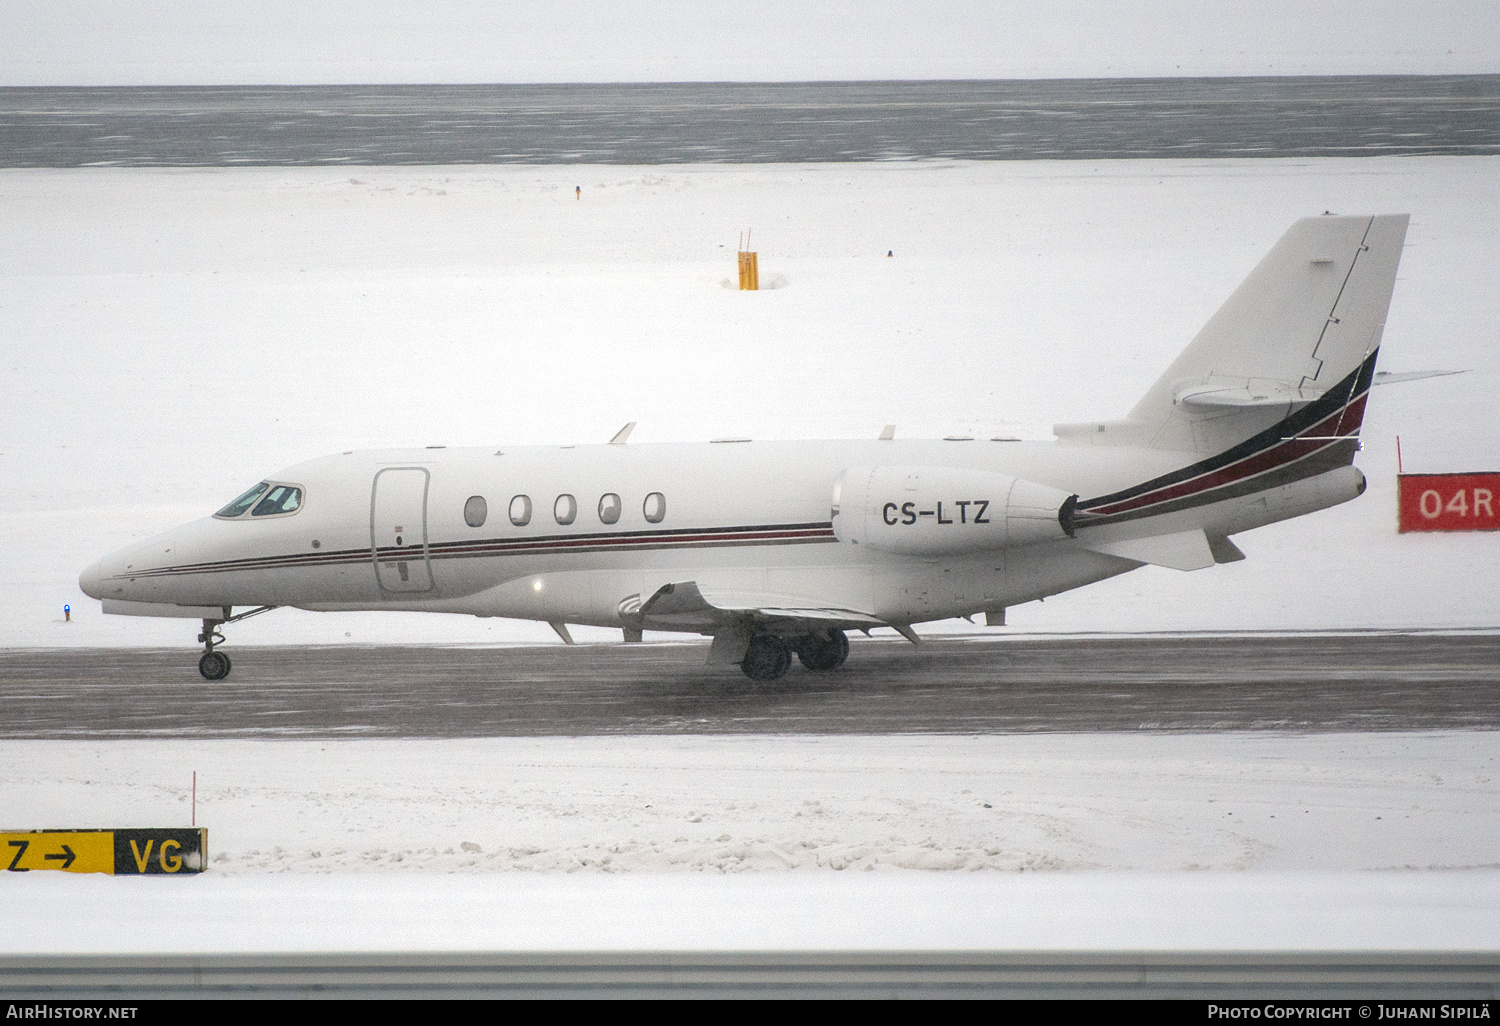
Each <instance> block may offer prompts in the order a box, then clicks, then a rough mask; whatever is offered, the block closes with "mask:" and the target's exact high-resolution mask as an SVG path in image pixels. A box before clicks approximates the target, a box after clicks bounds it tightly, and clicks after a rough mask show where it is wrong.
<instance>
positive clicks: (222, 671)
mask: <svg viewBox="0 0 1500 1026" xmlns="http://www.w3.org/2000/svg"><path fill="white" fill-rule="evenodd" d="M275 608H276V607H275V606H258V607H256V608H255V609H252V610H250V611H249V612H248V613H241V614H240V615H239V616H230V617H226V618H225V619H223V620H204V621H203V633H201V634H199V635H198V640H199V641H201V642H202V643H203V655H201V656H199V657H198V672H199V673H201V674H203V679H204V680H223V679H224V678H225V677H227V676H229V669H230V667H231V666H232V665H233V664H232V663H230V661H229V657H228V656H227V655H225V654H224V653H223V652H215V651H214V646H215V645H222V644H224V635H223V634H222V633H221V632H220V631H219V628H220V627H222V626H224V625H225V624H226V623H236V622H238V621H240V620H244V619H246V618H247V617H251V616H256V615H257V614H260V613H266V612H270V611H271V610H272V609H275ZM229 611H230V610H229V607H228V606H225V607H224V612H226V613H227V612H229Z"/></svg>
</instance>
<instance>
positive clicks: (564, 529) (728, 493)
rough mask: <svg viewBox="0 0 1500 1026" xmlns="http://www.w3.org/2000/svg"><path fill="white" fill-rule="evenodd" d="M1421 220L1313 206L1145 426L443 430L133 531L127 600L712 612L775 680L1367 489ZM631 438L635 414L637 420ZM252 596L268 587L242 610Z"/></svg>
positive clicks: (96, 569)
mask: <svg viewBox="0 0 1500 1026" xmlns="http://www.w3.org/2000/svg"><path fill="white" fill-rule="evenodd" d="M1405 227H1406V217H1405V216H1404V215H1390V216H1382V217H1321V218H1309V219H1307V220H1304V221H1299V222H1298V223H1297V224H1296V225H1294V226H1293V227H1292V228H1291V230H1290V231H1288V233H1287V234H1286V235H1285V236H1284V237H1283V238H1282V240H1281V241H1280V242H1279V243H1278V244H1277V245H1276V247H1275V248H1274V249H1273V250H1272V251H1271V253H1270V254H1269V255H1268V256H1267V257H1266V258H1265V259H1264V260H1263V261H1262V262H1261V264H1260V265H1259V266H1257V267H1256V268H1255V270H1254V271H1253V272H1252V273H1251V275H1250V277H1249V278H1247V279H1246V281H1245V283H1244V284H1243V285H1241V286H1240V288H1239V289H1238V290H1237V291H1236V292H1235V294H1234V295H1233V296H1232V297H1231V298H1230V300H1229V301H1228V302H1227V303H1226V304H1225V306H1224V308H1223V309H1221V310H1220V312H1219V314H1218V315H1216V316H1215V318H1214V319H1213V320H1211V321H1210V322H1209V324H1208V325H1207V326H1205V328H1204V329H1203V331H1202V332H1200V333H1199V335H1198V336H1197V338H1195V339H1194V340H1193V342H1192V344H1191V345H1190V346H1189V347H1188V348H1187V350H1186V351H1184V353H1183V354H1182V356H1180V357H1179V358H1178V359H1177V361H1176V362H1175V363H1174V364H1173V365H1172V367H1171V368H1170V369H1169V371H1168V373H1167V375H1166V376H1165V377H1164V378H1163V379H1162V380H1161V381H1158V382H1157V384H1156V385H1154V386H1153V388H1152V389H1151V391H1150V392H1148V393H1147V396H1146V397H1145V398H1144V399H1142V400H1141V402H1140V403H1139V404H1138V405H1137V406H1136V407H1135V409H1133V410H1132V412H1131V414H1130V416H1129V417H1128V418H1127V419H1126V420H1123V421H1113V422H1108V421H1106V422H1099V423H1092V424H1081V425H1080V424H1073V425H1059V427H1058V429H1057V434H1058V440H1057V441H1055V442H1018V441H1000V440H996V441H983V440H979V441H975V440H944V441H926V440H905V439H902V440H897V439H894V438H889V437H882V438H880V439H870V440H867V441H830V442H722V443H706V444H702V445H684V444H673V445H631V444H626V443H625V442H624V439H623V437H621V438H618V439H617V440H616V442H614V443H610V444H604V445H594V446H561V447H520V448H511V447H502V448H500V449H498V450H496V449H449V448H425V449H410V450H381V451H359V452H348V453H343V454H341V455H337V456H329V457H325V458H322V459H317V460H312V461H310V462H307V463H302V464H298V465H297V466H294V467H290V468H287V469H286V470H284V471H281V472H279V473H277V474H275V475H273V476H272V477H270V478H267V479H266V480H265V481H263V482H262V483H261V484H259V485H257V486H255V487H254V488H252V489H251V490H250V491H249V492H247V493H246V494H245V495H243V496H241V497H240V498H239V499H237V500H235V501H234V502H233V503H231V504H230V505H229V506H226V507H225V508H224V509H222V510H220V511H219V512H218V513H217V514H215V515H214V516H211V517H207V518H205V519H203V520H200V521H196V522H194V523H191V524H188V525H185V526H183V527H180V528H178V529H176V530H174V531H171V532H169V533H167V534H164V535H161V536H159V537H157V538H154V539H151V540H149V541H147V542H144V543H142V544H140V545H136V546H133V547H131V548H128V549H125V550H122V551H120V552H116V553H113V554H111V555H109V556H107V557H105V558H104V559H101V560H100V561H99V562H97V563H95V564H94V565H93V566H91V567H89V568H88V569H87V570H85V571H84V573H83V575H82V577H81V579H80V583H81V585H82V587H83V590H84V591H85V592H86V593H87V594H89V595H90V596H92V597H95V598H98V599H101V600H103V603H104V609H105V611H106V612H113V613H126V614H138V615H155V616H183V617H193V618H201V619H203V620H204V621H205V625H204V632H203V635H202V636H201V637H200V640H203V641H205V644H206V649H207V650H206V652H205V654H204V658H203V661H202V662H201V663H200V669H202V670H203V672H204V674H205V676H209V677H219V676H223V675H224V673H227V672H228V665H229V664H228V659H227V657H225V656H224V655H223V654H222V653H218V652H216V651H214V646H215V643H216V642H217V641H219V640H222V639H221V637H220V635H218V633H217V627H218V626H219V625H220V624H222V623H224V622H229V621H231V620H233V619H238V618H240V617H241V616H244V615H248V614H249V613H252V612H257V611H260V610H261V609H262V608H263V607H278V606H294V607H299V608H303V609H310V610H356V609H401V610H425V611H432V612H447V613H463V614H470V615H475V616H486V617H488V616H501V617H517V618H526V619H536V620H543V621H547V622H549V623H552V624H553V625H554V627H555V628H556V629H557V630H558V632H559V633H560V634H561V635H562V636H563V637H564V638H565V639H567V638H568V634H567V629H566V626H565V625H566V624H570V623H572V624H592V625H597V626H603V627H615V628H620V629H623V630H624V632H625V637H626V638H627V639H631V640H633V639H638V638H639V637H640V632H641V631H643V630H683V631H694V632H699V633H704V634H710V635H712V636H713V637H714V644H713V645H712V646H711V649H710V653H711V654H710V661H712V662H724V663H739V664H741V665H742V667H743V668H744V669H745V672H746V673H749V674H750V675H751V676H753V677H758V678H769V677H775V676H779V675H780V674H781V673H783V672H785V670H786V665H787V663H788V661H789V659H790V653H791V652H796V653H797V654H798V655H799V656H800V657H801V659H802V661H803V662H804V663H805V664H807V665H808V666H809V667H810V668H812V669H829V668H832V667H833V666H836V665H838V664H839V663H840V662H842V661H843V658H844V654H845V653H847V650H848V649H847V642H846V641H845V640H844V635H843V632H844V631H846V630H849V629H865V630H868V629H869V628H871V627H874V626H880V625H889V626H893V627H895V628H896V629H898V630H900V631H902V632H903V633H905V634H907V635H908V636H909V637H913V636H914V635H912V634H911V630H910V625H912V624H914V623H921V622H923V621H928V620H935V619H941V618H946V617H951V616H959V615H968V614H973V613H976V612H985V613H987V614H989V617H990V620H991V622H1003V612H1004V609H1005V608H1006V607H1007V606H1012V605H1015V604H1017V603H1021V602H1027V601H1030V600H1033V599H1037V598H1042V597H1044V596H1047V595H1051V594H1055V593H1058V592H1061V591H1066V590H1069V589H1072V588H1077V587H1080V586H1082V585H1085V584H1090V583H1093V582H1096V581H1101V580H1104V579H1105V578H1108V577H1112V576H1115V575H1116V574H1120V573H1123V572H1125V571H1128V570H1131V569H1135V568H1137V567H1139V566H1141V565H1143V564H1146V563H1157V564H1159V565H1163V566H1171V567H1175V568H1177V569H1183V570H1188V569H1196V568H1200V567H1206V566H1211V565H1213V564H1214V563H1216V562H1225V561H1228V560H1232V559H1238V558H1242V557H1241V555H1240V553H1239V551H1238V550H1237V549H1236V548H1235V546H1234V544H1233V543H1232V542H1231V541H1229V537H1230V536H1231V535H1233V534H1236V533H1238V532H1241V531H1246V530H1250V529H1252V528H1256V527H1261V526H1264V525H1266V524H1269V523H1273V522H1275V521H1278V520H1282V519H1286V518H1287V517H1292V516H1298V515H1300V514H1303V513H1307V512H1311V511H1313V510H1317V509H1322V508H1325V507H1327V506H1331V505H1334V504H1336V503H1339V502H1344V501H1347V500H1348V499H1351V498H1353V497H1354V496H1356V495H1358V494H1359V493H1360V492H1361V491H1362V490H1363V488H1364V479H1363V477H1362V476H1361V475H1360V473H1359V471H1358V470H1357V469H1355V468H1354V467H1353V466H1352V463H1353V458H1354V454H1355V452H1356V451H1357V449H1358V432H1359V426H1360V422H1361V418H1362V416H1363V411H1364V404H1365V401H1366V395H1367V393H1368V390H1369V388H1370V385H1371V383H1372V380H1373V376H1374V368H1375V360H1376V355H1377V351H1378V347H1379V345H1380V341H1381V332H1382V329H1383V327H1384V322H1385V315H1386V310H1387V308H1388V306H1389V302H1390V296H1391V291H1392V287H1393V283H1394V279H1395V270H1396V264H1397V261H1398V260H1399V257H1400V251H1401V245H1402V240H1403V238H1404V234H1405ZM623 434H624V433H622V435H623ZM236 610H240V612H239V613H236Z"/></svg>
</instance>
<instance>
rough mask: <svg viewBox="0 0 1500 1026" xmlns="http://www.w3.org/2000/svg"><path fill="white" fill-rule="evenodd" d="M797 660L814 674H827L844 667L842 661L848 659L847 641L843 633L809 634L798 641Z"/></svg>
mask: <svg viewBox="0 0 1500 1026" xmlns="http://www.w3.org/2000/svg"><path fill="white" fill-rule="evenodd" d="M797 658H798V659H800V660H801V661H802V665H803V666H805V667H807V668H808V669H809V670H812V671H813V672H814V673H827V672H828V671H829V670H834V669H837V668H838V667H840V666H842V665H844V660H845V659H847V658H849V639H848V638H846V637H845V636H844V632H843V631H829V632H828V633H827V634H826V635H818V634H809V635H807V636H806V637H804V638H802V639H801V640H800V641H799V643H798V645H797Z"/></svg>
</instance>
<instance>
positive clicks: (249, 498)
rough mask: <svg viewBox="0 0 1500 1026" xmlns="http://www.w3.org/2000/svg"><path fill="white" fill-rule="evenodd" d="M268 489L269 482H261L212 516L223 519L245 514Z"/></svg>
mask: <svg viewBox="0 0 1500 1026" xmlns="http://www.w3.org/2000/svg"><path fill="white" fill-rule="evenodd" d="M269 487H271V482H269V481H262V482H261V483H260V484H258V485H256V486H255V487H254V488H252V489H250V490H249V491H248V492H246V493H245V494H244V495H241V496H240V497H239V498H238V499H235V500H234V501H233V502H231V503H230V504H229V505H227V506H225V507H224V508H223V509H221V510H219V512H217V513H215V514H214V516H216V517H225V518H228V517H237V516H239V515H240V514H241V513H243V512H245V510H247V509H249V508H250V507H251V506H253V505H255V500H256V499H258V498H260V497H261V496H262V495H264V494H265V492H266V489H267V488H269Z"/></svg>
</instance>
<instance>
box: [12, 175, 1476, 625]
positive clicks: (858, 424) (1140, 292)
mask: <svg viewBox="0 0 1500 1026" xmlns="http://www.w3.org/2000/svg"><path fill="white" fill-rule="evenodd" d="M575 185H576V186H582V189H583V194H582V195H583V198H582V199H581V200H578V199H575V198H574V186H575ZM1497 185H1500V159H1491V158H1389V159H1385V158H1379V159H1349V160H1260V161H1244V162H1235V161H1204V162H1193V161H1175V162H1174V161H1103V162H1057V163H1052V162H1017V163H1005V162H990V163H973V164H963V163H959V164H950V163H921V164H889V165H871V164H861V165H816V166H786V167H777V166H756V167H745V166H693V167H670V168H660V167H658V168H627V167H597V166H595V167H574V168H567V167H564V168H558V167H546V168H538V167H462V168H425V169H424V168H413V169H397V168H356V169H349V168H345V169H207V170H124V169H105V168H101V169H89V170H78V171H31V170H25V171H15V170H10V171H0V224H3V225H4V231H5V238H6V245H5V246H4V247H0V357H3V359H0V374H3V375H4V380H5V383H6V389H5V395H6V401H5V402H4V403H3V404H0V532H3V536H4V537H5V538H6V539H7V541H8V542H9V543H10V545H11V546H12V551H15V552H18V553H19V554H20V559H19V561H18V562H17V563H15V564H13V566H12V569H11V571H10V572H9V573H8V574H7V581H6V584H5V586H4V587H3V588H0V643H3V644H8V645H98V644H127V645H129V644H184V645H190V644H191V643H192V637H191V635H192V634H193V633H195V632H196V625H194V624H187V623H182V622H174V621H153V620H140V619H135V618H116V617H109V618H105V617H103V616H102V615H101V614H100V613H99V611H98V606H97V604H96V603H94V602H91V601H89V600H87V599H86V598H84V596H83V595H82V594H81V593H80V592H79V591H78V589H77V575H78V571H79V570H80V569H82V568H83V567H84V566H85V565H86V564H87V563H89V562H91V561H92V560H93V559H94V558H96V557H97V556H99V555H101V554H103V553H104V552H107V551H110V550H113V549H114V548H116V547H118V546H120V545H123V544H126V543H128V542H129V541H130V540H131V539H134V538H140V537H144V536H145V535H147V534H150V533H154V532H156V531H159V530H162V529H166V528H169V527H172V526H175V525H176V524H178V523H180V522H183V521H186V520H189V519H192V518H196V517H198V516H202V515H204V514H206V513H207V512H210V511H212V510H213V509H216V508H218V506H220V505H222V503H223V502H225V501H226V500H227V499H229V498H231V497H233V496H234V495H236V494H238V493H239V492H240V491H241V490H243V488H244V487H245V486H246V485H247V484H248V483H250V482H252V481H255V480H258V479H259V478H261V477H263V476H265V475H267V474H270V473H274V471H275V470H276V469H277V468H279V467H282V466H286V465H288V464H290V463H293V462H296V461H298V460H301V459H305V458H308V457H312V456H317V455H322V454H325V453H329V452H337V451H340V450H343V449H348V448H353V447H360V446H373V445H387V444H391V445H437V444H447V445H468V444H477V445H489V444H498V443H510V444H520V443H531V442H589V441H604V440H607V439H608V438H609V437H610V436H611V435H612V434H613V433H614V432H615V430H616V429H618V428H619V427H620V425H621V424H623V423H624V422H626V421H627V420H637V421H639V422H640V426H639V427H638V428H637V429H636V432H635V434H634V435H633V436H632V438H631V442H632V444H637V443H641V444H644V443H649V442H651V441H662V440H691V439H707V438H711V437H720V436H751V437H756V438H794V437H802V438H817V437H857V436H873V435H874V434H876V433H877V432H878V431H879V430H880V428H881V425H883V424H886V423H891V422H895V423H896V424H898V426H899V431H900V432H901V433H902V434H903V435H914V434H925V435H941V434H949V433H953V432H956V431H974V432H976V433H996V432H1003V433H1006V434H1021V435H1024V436H1027V437H1037V438H1045V437H1049V432H1050V425H1051V424H1052V423H1054V422H1058V421H1076V420H1086V419H1093V418H1101V417H1109V416H1117V415H1120V414H1123V413H1124V412H1125V411H1126V410H1127V409H1129V407H1130V406H1131V404H1132V403H1133V402H1134V401H1135V399H1136V398H1137V396H1138V395H1139V394H1140V393H1141V392H1143V391H1144V390H1145V388H1146V387H1147V385H1148V384H1149V383H1150V382H1151V381H1152V380H1154V379H1155V378H1156V377H1157V376H1158V375H1159V374H1160V373H1161V371H1162V370H1163V369H1164V368H1165V367H1166V365H1167V364H1168V362H1170V360H1171V358H1172V357H1173V356H1174V355H1175V354H1176V353H1177V352H1178V351H1179V350H1180V349H1181V348H1182V347H1183V346H1184V345H1185V344H1186V343H1187V341H1188V340H1189V339H1190V338H1191V337H1192V335H1193V334H1194V332H1195V331H1196V330H1197V329H1198V327H1199V326H1201V324H1202V323H1203V322H1204V320H1206V318H1207V317H1208V316H1209V315H1210V314H1211V313H1212V312H1213V310H1214V309H1215V308H1216V307H1217V306H1218V304H1219V303H1220V302H1221V301H1222V300H1223V299H1224V298H1225V297H1226V296H1227V295H1228V293H1229V292H1230V291H1231V290H1232V288H1233V287H1234V286H1235V285H1236V284H1237V283H1238V282H1239V280H1240V279H1241V278H1242V277H1243V276H1244V274H1245V273H1246V272H1247V271H1248V270H1249V269H1250V267H1252V266H1253V265H1254V263H1255V262H1256V261H1257V260H1258V259H1259V258H1260V257H1261V256H1262V255H1263V254H1264V253H1265V251H1266V250H1267V249H1268V248H1269V247H1270V246H1271V244H1272V243H1273V242H1274V241H1275V240H1276V239H1277V238H1278V237H1279V236H1280V234H1281V233H1282V232H1283V231H1284V230H1285V229H1286V227H1287V226H1288V225H1289V224H1290V223H1291V222H1292V221H1293V220H1295V219H1296V218H1298V217H1301V216H1304V215H1307V214H1311V213H1319V212H1321V211H1323V210H1329V209H1331V210H1335V211H1340V212H1346V213H1347V212H1366V211H1368V212H1392V211H1409V212H1410V213H1411V214H1412V215H1413V222H1412V227H1411V232H1410V234H1409V236H1408V246H1407V250H1406V253H1405V256H1404V258H1403V263H1402V269H1401V277H1400V280H1399V281H1398V283H1397V286H1396V295H1395V301H1394V303H1393V305H1392V308H1391V316H1390V322H1389V326H1388V328H1387V331H1386V344H1385V347H1384V350H1383V352H1382V367H1383V368H1384V369H1388V370H1424V369H1432V368H1451V369H1462V368H1468V369H1471V370H1472V372H1471V373H1469V374H1465V375H1461V376H1458V377H1449V378H1439V379H1433V380H1428V381H1419V382H1415V383H1410V384H1404V385H1397V386H1392V387H1390V388H1382V389H1380V390H1378V391H1377V393H1376V394H1375V396H1374V399H1373V401H1372V402H1371V405H1370V412H1369V414H1368V416H1367V418H1366V430H1365V438H1366V452H1365V454H1364V455H1363V456H1362V457H1361V460H1360V463H1361V466H1362V467H1363V468H1364V470H1365V472H1366V473H1367V475H1368V476H1369V478H1370V482H1371V485H1370V490H1369V492H1368V493H1367V494H1366V495H1365V496H1363V497H1362V498H1361V499H1359V500H1358V501H1356V502H1353V503H1350V504H1348V505H1347V506H1344V507H1341V508H1339V509H1335V510H1331V511H1327V512H1324V513H1321V514H1318V515H1316V516H1313V517H1308V518H1305V519H1303V520H1301V521H1296V522H1293V523H1289V524H1283V525H1276V526H1273V527H1270V528H1266V529H1263V530H1261V531H1259V532H1254V533H1251V534H1249V535H1247V536H1241V537H1240V538H1239V539H1237V541H1238V542H1239V543H1240V545H1241V547H1242V548H1243V549H1244V550H1245V551H1246V552H1247V553H1248V555H1249V557H1250V558H1249V559H1247V560H1246V561H1244V562H1242V563H1236V564H1231V565H1227V566H1221V567H1216V568H1214V569H1212V570H1208V571H1202V572H1198V573H1193V574H1183V573H1178V572H1176V571H1172V570H1165V569H1161V568H1156V567H1147V568H1144V569H1142V570H1140V571H1137V572H1135V573H1132V574H1128V575H1126V576H1125V577H1122V578H1118V579H1116V580H1114V581H1111V582H1107V583H1105V584H1102V585H1097V586H1095V587H1093V588H1089V589H1084V590H1083V591H1080V592H1078V593H1075V594H1073V595H1069V596H1065V597H1060V598H1058V599H1055V600H1052V601H1049V602H1047V603H1046V604H1045V605H1035V604H1033V605H1032V606H1027V607H1021V608H1018V609H1016V610H1014V611H1013V613H1012V615H1011V622H1012V624H1013V625H1016V626H1019V627H1023V628H1025V629H1032V630H1078V629H1105V630H1156V629H1225V628H1255V627H1276V628H1289V627H1290V628H1295V627H1305V626H1313V627H1370V626H1386V627H1413V626H1460V627H1492V626H1496V625H1497V624H1500V615H1497V610H1496V602H1495V599H1494V590H1493V581H1494V579H1495V578H1496V575H1497V572H1500V536H1496V535H1469V536H1447V537H1438V536H1398V535H1397V534H1396V533H1395V494H1394V485H1395V482H1394V476H1395V465H1396V459H1395V436H1396V435H1397V434H1399V435H1400V436H1401V439H1402V449H1403V453H1404V455H1405V458H1406V465H1407V468H1408V469H1411V470H1425V471H1446V470H1469V469H1500V467H1497V466H1496V463H1495V458H1494V453H1495V450H1496V441H1497V433H1496V429H1495V426H1494V423H1495V422H1494V418H1493V411H1492V407H1493V397H1494V395H1495V394H1496V380H1497V371H1500V357H1497V348H1496V346H1495V345H1494V338H1495V334H1496V330H1497V325H1500V289H1496V288H1495V287H1494V281H1493V268H1494V267H1495V266H1496V265H1497V264H1500V235H1497V233H1496V231H1495V229H1494V225H1495V224H1497V223H1500V188H1497ZM747 228H749V229H752V230H753V236H752V245H753V248H755V249H756V250H758V251H759V253H760V261H761V267H762V269H763V270H762V273H763V277H764V278H766V279H770V278H773V277H775V276H777V275H781V276H783V277H785V279H786V280H787V282H788V285H787V287H786V288H780V289H776V290H773V291H763V292H761V293H756V294H749V293H740V292H738V291H735V290H731V289H725V288H721V287H720V282H721V281H723V280H725V279H727V278H732V277H733V276H734V273H735V269H734V256H733V254H734V250H735V248H736V245H737V243H738V239H739V235H740V233H741V232H742V231H743V230H745V229H747ZM888 252H890V253H893V254H894V255H893V256H889V257H888V256H887V255H886V254H887V253H888ZM981 437H983V434H981ZM1460 567H1461V568H1462V571H1463V572H1455V568H1460ZM69 602H70V603H71V604H72V606H73V609H74V622H72V623H70V624H64V623H63V622H62V617H61V610H62V606H63V604H64V603H69ZM963 626H964V627H965V628H966V629H967V628H968V625H966V624H965V625H963ZM928 629H929V630H930V629H935V628H928ZM579 635H580V637H582V638H588V637H600V638H603V637H607V636H609V635H607V634H605V633H600V634H594V633H592V632H588V631H580V632H579ZM549 637H551V634H550V632H549V631H548V630H547V628H546V627H542V626H537V625H529V624H511V623H505V622H498V623H497V622H496V621H493V620H488V621H480V620H475V619H472V618H462V617H440V616H424V615H360V614H352V615H342V614H340V615H333V614H321V615H319V614H309V613H299V612H296V611H280V612H277V613H275V614H273V615H271V616H266V617H261V618H258V619H255V620H252V621H249V622H247V623H245V624H243V625H237V626H236V627H235V628H234V632H233V640H234V641H236V642H243V643H267V642H270V643H274V642H282V641H285V642H318V641H345V640H353V641H358V642H382V641H408V642H412V641H456V642H479V643H483V642H506V641H524V640H543V639H545V638H549Z"/></svg>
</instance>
